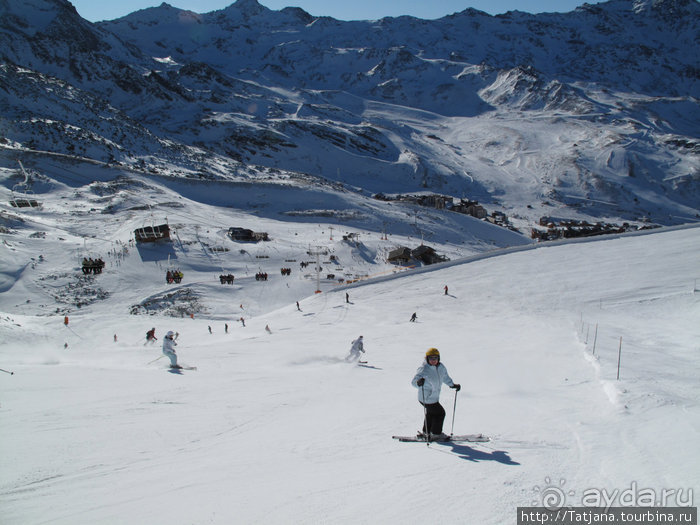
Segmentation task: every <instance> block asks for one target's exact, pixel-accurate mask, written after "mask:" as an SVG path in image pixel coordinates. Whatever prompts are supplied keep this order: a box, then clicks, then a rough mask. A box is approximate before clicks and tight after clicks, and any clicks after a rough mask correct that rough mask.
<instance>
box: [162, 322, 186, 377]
mask: <svg viewBox="0 0 700 525" xmlns="http://www.w3.org/2000/svg"><path fill="white" fill-rule="evenodd" d="M179 335H180V334H179V333H174V332H173V331H172V330H171V331H169V332H168V333H167V334H165V337H164V338H163V354H164V355H167V356H168V358H169V359H170V368H182V367H181V366H180V365H178V364H177V354H176V353H175V347H176V346H177V343H176V342H175V339H177V336H179Z"/></svg>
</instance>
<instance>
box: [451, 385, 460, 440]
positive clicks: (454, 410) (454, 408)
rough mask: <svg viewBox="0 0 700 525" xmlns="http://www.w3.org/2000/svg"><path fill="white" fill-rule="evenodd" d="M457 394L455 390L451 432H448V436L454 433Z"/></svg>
mask: <svg viewBox="0 0 700 525" xmlns="http://www.w3.org/2000/svg"><path fill="white" fill-rule="evenodd" d="M457 392H459V390H455V405H454V406H453V407H452V430H450V436H454V433H455V412H456V411H457Z"/></svg>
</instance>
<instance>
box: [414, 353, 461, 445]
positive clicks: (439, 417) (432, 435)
mask: <svg viewBox="0 0 700 525" xmlns="http://www.w3.org/2000/svg"><path fill="white" fill-rule="evenodd" d="M442 383H445V384H446V385H447V386H449V387H450V388H454V389H456V390H457V391H458V392H459V390H460V388H461V386H460V385H458V384H456V383H455V382H454V381H452V378H451V377H450V375H449V374H448V373H447V368H445V365H443V364H442V363H441V362H440V352H439V351H438V349H437V348H430V349H429V350H428V351H427V352H426V353H425V362H424V363H423V364H422V365H421V367H420V368H419V369H418V371H417V372H416V375H415V376H414V377H413V380H412V381H411V384H412V385H413V386H414V387H416V388H417V389H418V401H419V402H420V404H421V405H423V407H425V420H424V422H423V436H421V435H420V434H419V437H424V438H427V439H430V440H432V441H434V440H446V439H449V436H447V435H446V434H444V433H443V432H442V423H443V422H444V420H445V409H444V408H443V407H442V405H441V404H440V390H441V389H442Z"/></svg>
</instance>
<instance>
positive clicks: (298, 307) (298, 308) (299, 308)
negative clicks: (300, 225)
mask: <svg viewBox="0 0 700 525" xmlns="http://www.w3.org/2000/svg"><path fill="white" fill-rule="evenodd" d="M297 310H299V311H300V312H301V307H300V306H299V301H297Z"/></svg>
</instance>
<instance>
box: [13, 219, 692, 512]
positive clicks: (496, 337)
mask: <svg viewBox="0 0 700 525" xmlns="http://www.w3.org/2000/svg"><path fill="white" fill-rule="evenodd" d="M8 242H9V243H10V245H12V244H13V243H12V240H10V241H8ZM52 246H54V245H52ZM14 247H15V249H18V248H17V244H16V243H15V244H14ZM8 253H9V252H7V251H6V252H5V255H4V257H6V261H9V260H11V258H9V256H8V255H7V254H8ZM44 256H45V259H47V260H50V259H52V258H53V257H56V258H58V257H59V256H60V254H59V253H46V252H45V253H44ZM134 261H137V259H136V258H135V256H131V257H129V258H127V260H126V262H125V263H124V264H136V263H135V262H134ZM182 262H184V260H182ZM277 262H279V260H278V261H277ZM699 262H700V229H699V228H690V229H683V230H675V231H674V230H671V231H657V232H655V233H653V234H650V235H644V236H623V237H621V238H614V239H605V238H603V239H600V240H597V241H596V242H590V243H574V244H564V245H551V246H549V245H548V246H542V247H540V248H538V249H535V250H527V251H521V252H516V253H507V254H504V255H501V256H498V257H491V258H488V259H483V260H476V261H472V262H469V263H465V264H455V265H452V266H449V267H445V268H441V269H439V270H437V271H431V272H425V273H413V274H407V275H406V276H404V277H402V278H400V279H389V280H386V281H383V282H376V283H373V284H367V285H363V286H359V287H349V288H345V289H339V288H327V289H324V291H323V293H320V294H312V293H311V294H309V293H307V297H306V298H304V299H301V300H300V308H301V311H299V310H297V308H296V305H295V304H294V300H293V298H294V297H296V296H298V293H301V289H299V290H297V291H296V292H294V293H291V292H290V293H289V296H288V297H284V298H285V301H286V300H288V302H286V303H285V305H284V306H282V307H279V302H278V299H273V296H274V295H276V294H277V293H279V294H284V293H287V292H286V291H285V290H288V288H287V286H286V284H285V282H284V281H283V280H281V279H279V278H276V279H275V280H271V281H269V282H268V283H266V284H265V285H264V286H267V287H268V290H269V293H265V294H262V293H260V294H259V295H258V296H257V297H258V299H257V301H256V302H255V308H254V309H253V308H251V310H250V311H248V312H246V314H245V317H246V326H245V327H243V326H242V324H241V323H239V322H236V321H235V319H238V317H239V314H240V305H239V304H238V301H237V300H234V298H233V297H232V298H231V300H230V301H228V302H227V301H225V300H223V299H221V297H222V296H221V294H220V293H218V292H217V294H216V297H217V299H216V308H214V309H213V311H214V314H211V315H209V316H207V315H196V316H194V318H188V317H185V318H172V317H164V316H160V315H156V316H147V317H144V316H136V317H134V316H130V315H128V314H127V313H125V312H126V311H127V310H128V306H129V304H130V303H129V301H130V300H131V299H130V296H129V293H127V292H128V291H129V290H131V296H134V295H138V294H139V286H143V284H142V283H141V282H140V281H138V280H137V279H136V278H135V277H134V278H133V282H122V283H121V285H120V288H121V292H120V293H116V292H115V293H113V294H112V295H111V296H110V297H109V298H107V299H106V300H104V301H102V302H99V303H96V304H93V305H91V306H88V307H86V308H84V309H81V310H80V311H74V312H72V313H71V314H70V321H69V325H68V326H64V325H63V317H62V315H58V314H56V315H49V314H48V313H43V314H42V315H36V314H31V313H30V312H31V308H30V306H26V307H25V308H24V309H22V308H21V305H20V304H19V303H18V301H17V300H16V298H17V297H19V295H18V294H17V292H18V289H19V288H21V287H24V288H25V289H26V290H27V293H31V291H32V286H34V284H33V282H34V281H32V280H31V279H30V275H31V272H30V270H29V268H25V269H24V270H21V271H20V270H19V269H18V270H17V271H15V272H9V271H8V272H6V273H5V277H4V281H3V282H4V283H5V284H3V290H4V293H3V296H4V297H3V296H0V298H2V300H3V310H4V311H5V313H2V315H1V316H0V339H1V340H2V341H3V342H2V343H1V345H0V363H1V365H0V366H1V367H2V368H3V369H6V370H10V371H13V372H14V375H8V374H4V373H0V404H1V406H0V418H1V420H2V424H1V425H0V446H1V447H2V451H3V454H2V455H1V456H0V507H2V509H3V510H2V522H3V524H7V525H20V524H26V523H32V524H71V525H72V524H76V523H100V524H123V523H130V524H149V525H153V524H155V525H159V524H209V523H217V524H228V523H266V524H286V523H300V524H302V523H304V524H306V523H351V524H354V523H416V524H418V523H445V524H448V523H479V524H502V523H514V522H515V520H516V508H517V507H518V506H530V505H534V506H542V505H543V500H544V499H545V497H549V496H551V495H552V494H554V495H557V496H561V497H562V498H563V500H564V501H563V503H565V504H569V505H579V504H580V503H581V501H582V498H584V497H590V496H591V495H595V494H599V495H607V496H609V497H615V498H618V499H619V496H620V494H621V492H622V491H626V490H627V491H629V490H631V489H633V488H634V489H635V490H641V489H645V490H649V491H653V492H654V493H655V494H658V495H661V494H662V491H664V492H663V493H664V494H665V496H664V498H666V500H667V501H666V502H665V503H666V504H670V505H674V506H675V505H677V504H687V503H688V501H689V500H690V502H692V504H693V505H694V506H695V505H697V495H698V494H700V474H698V473H699V472H700V456H699V455H698V453H697V442H698V440H699V439H700V406H699V404H698V401H699V400H700V383H699V382H698V372H699V370H700V352H699V350H700V347H699V341H700V325H699V324H698V322H697V320H698V316H699V314H700V302H699V300H698V298H699V297H700V296H699V295H698V290H697V289H696V288H697V284H696V279H698V278H700V275H699V274H700V270H699V266H698V263H699ZM36 264H37V265H38V266H39V267H40V264H41V263H39V262H37V263H36ZM43 264H49V263H48V262H47V263H43ZM108 271H111V272H112V273H117V269H112V270H109V269H108ZM124 274H126V275H132V274H130V273H129V272H126V271H122V277H121V279H126V277H124V276H123V275H124ZM158 275H160V274H158ZM293 275H295V274H293ZM105 277H108V276H107V275H105ZM186 278H187V273H186ZM307 284H308V283H307ZM257 285H260V283H255V282H251V281H247V282H242V283H241V284H240V286H241V287H242V289H243V290H245V289H246V288H247V289H255V290H260V288H252V287H254V286H257ZM446 285H447V286H448V287H449V294H448V295H445V293H444V290H443V289H444V286H446ZM306 290H307V291H308V286H307V287H306ZM297 292H298V293H297ZM345 293H348V294H349V301H350V302H349V303H348V302H346V301H345ZM243 295H247V296H249V297H252V293H248V294H243ZM235 297H236V298H237V297H238V296H235ZM8 298H12V302H13V304H9V303H10V301H8ZM212 301H214V299H212ZM36 307H37V308H38V306H36ZM244 307H245V305H244ZM253 310H254V311H253ZM10 312H12V313H10ZM413 312H416V313H417V316H418V319H417V322H416V323H410V322H409V318H410V316H411V314H412V313H413ZM225 322H226V323H228V325H229V330H228V333H226V332H225V330H224V323H225ZM151 325H153V326H155V327H156V329H157V332H156V335H157V336H158V337H159V338H160V337H162V335H163V334H164V333H165V331H167V330H174V331H177V332H179V334H180V335H179V338H178V342H179V346H178V347H177V349H178V352H179V356H180V362H181V363H184V364H190V365H196V366H197V367H198V370H196V371H183V372H182V373H181V374H174V373H171V372H170V371H168V370H167V369H166V367H165V359H158V357H159V355H160V347H159V343H160V341H158V345H156V346H144V345H143V337H144V335H143V333H144V332H145V330H147V329H148V328H150V327H151ZM266 326H268V327H269V328H270V332H267V331H266V330H265V327H266ZM208 327H211V328H212V333H211V334H210V333H209V330H208ZM596 330H597V331H596ZM115 334H116V335H117V341H115V340H114V336H115ZM360 334H362V335H364V338H365V349H366V352H367V353H366V358H367V360H368V366H366V367H359V366H353V365H348V364H347V363H345V362H344V361H343V358H344V357H345V355H346V354H347V352H348V350H349V348H350V342H351V340H353V339H354V338H355V337H357V336H358V335H360ZM594 344H595V347H594ZM65 345H67V346H65ZM433 346H434V347H437V348H438V349H439V350H440V351H441V354H442V362H443V363H444V364H445V365H446V367H447V369H448V371H449V373H450V375H451V376H452V377H453V379H454V380H455V381H456V382H458V383H460V384H461V385H462V390H461V392H459V394H457V397H456V398H455V394H454V391H453V390H450V389H447V388H444V389H443V392H442V403H443V405H444V406H445V407H446V410H447V418H446V421H445V430H446V432H448V433H449V432H450V431H451V429H452V425H453V424H454V433H456V434H463V433H474V432H483V433H485V434H487V435H489V436H491V438H492V441H491V442H489V443H486V444H433V445H431V446H429V447H428V446H426V445H424V444H411V443H398V442H396V441H394V440H392V439H391V436H392V435H393V434H409V433H412V432H415V431H416V430H417V429H418V428H419V427H420V425H421V422H422V409H421V407H420V405H419V404H418V402H417V397H416V390H415V389H414V388H412V387H411V385H410V380H411V378H412V377H413V374H414V372H415V370H416V368H417V367H418V366H419V364H420V362H421V359H422V356H423V355H424V353H425V351H426V349H427V348H429V347H433ZM618 355H621V361H620V379H619V380H617V379H616V377H617V371H618ZM154 360H155V362H153V361H154ZM455 406H456V412H453V407H455ZM614 503H619V502H618V501H615V502H614Z"/></svg>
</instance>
